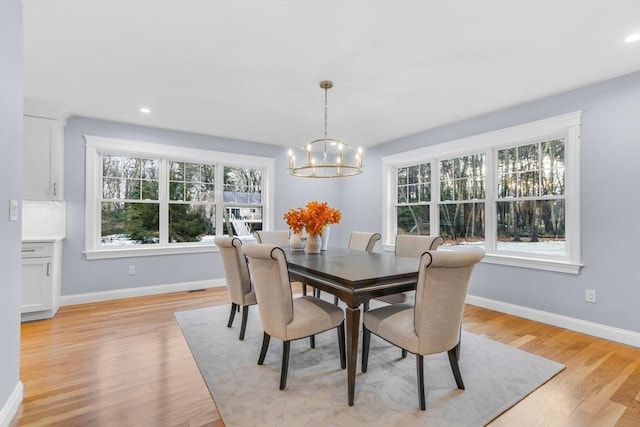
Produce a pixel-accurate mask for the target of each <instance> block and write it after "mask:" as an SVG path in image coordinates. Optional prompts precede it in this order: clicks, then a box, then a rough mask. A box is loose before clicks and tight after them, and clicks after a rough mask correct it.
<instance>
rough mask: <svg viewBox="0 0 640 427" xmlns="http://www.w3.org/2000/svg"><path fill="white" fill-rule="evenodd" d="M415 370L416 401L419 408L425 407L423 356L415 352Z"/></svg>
mask: <svg viewBox="0 0 640 427" xmlns="http://www.w3.org/2000/svg"><path fill="white" fill-rule="evenodd" d="M416 371H417V374H418V402H419V403H420V409H422V410H423V411H424V410H426V409H427V402H426V401H425V398H424V356H422V355H421V354H416Z"/></svg>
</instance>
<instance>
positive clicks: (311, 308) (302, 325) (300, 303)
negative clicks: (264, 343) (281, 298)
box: [278, 296, 344, 341]
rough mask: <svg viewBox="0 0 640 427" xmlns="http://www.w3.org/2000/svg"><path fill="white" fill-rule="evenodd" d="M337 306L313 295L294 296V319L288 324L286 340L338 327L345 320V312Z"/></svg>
mask: <svg viewBox="0 0 640 427" xmlns="http://www.w3.org/2000/svg"><path fill="white" fill-rule="evenodd" d="M336 308H337V307H336V306H335V305H333V304H331V303H328V302H326V301H324V300H321V299H318V298H314V297H312V296H303V297H300V298H294V299H293V320H292V321H291V322H290V323H288V324H287V325H286V332H285V336H284V341H292V340H297V339H299V338H305V337H308V336H310V335H314V334H318V333H320V332H324V331H328V330H329V329H333V328H337V327H338V326H340V324H341V323H342V321H343V320H344V312H343V311H342V310H341V309H339V308H337V309H336ZM278 338H280V337H278Z"/></svg>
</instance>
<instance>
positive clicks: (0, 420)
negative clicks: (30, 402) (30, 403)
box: [0, 381, 24, 427]
mask: <svg viewBox="0 0 640 427" xmlns="http://www.w3.org/2000/svg"><path fill="white" fill-rule="evenodd" d="M23 395H24V385H23V384H22V381H18V384H16V387H15V388H14V389H13V393H11V396H9V400H7V403H5V404H4V406H3V407H2V410H0V427H9V424H11V421H12V420H13V417H14V416H15V415H16V412H18V408H19V407H20V404H21V403H22V397H23Z"/></svg>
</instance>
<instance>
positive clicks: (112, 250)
mask: <svg viewBox="0 0 640 427" xmlns="http://www.w3.org/2000/svg"><path fill="white" fill-rule="evenodd" d="M84 138H85V141H86V143H85V252H84V253H85V256H86V257H87V259H103V258H125V257H139V256H156V255H173V254H185V253H200V252H216V251H217V250H218V248H217V247H216V246H215V245H214V244H213V243H201V242H197V243H170V244H169V243H160V244H157V245H156V244H154V245H131V246H127V247H122V246H115V247H104V246H102V245H101V244H100V194H102V187H101V183H102V179H101V178H102V163H101V159H102V155H103V154H111V155H121V156H132V157H145V156H148V157H150V158H158V157H159V158H162V159H166V160H175V161H181V162H189V163H208V164H213V165H215V167H216V187H215V188H216V189H215V193H216V194H215V200H216V205H217V206H220V205H221V203H222V202H220V203H218V201H222V199H223V197H222V191H223V185H222V180H221V179H218V177H220V178H221V177H222V169H223V167H224V166H234V167H246V168H255V169H262V170H263V175H262V215H263V218H262V224H263V226H264V227H265V229H272V228H273V218H274V216H273V215H274V212H273V209H274V208H273V206H274V203H273V200H274V169H275V168H274V165H275V159H273V158H269V157H259V156H250V155H245V154H235V153H226V152H221V151H210V150H202V149H197V148H188V147H181V146H173V145H164V144H155V143H150V142H141V141H131V140H125V139H116V138H106V137H101V136H93V135H84ZM160 178H161V179H163V174H162V173H161V175H160ZM162 216H163V213H162V211H161V221H160V227H166V226H167V224H164V222H166V220H165V221H164V222H163V220H162ZM164 216H165V217H166V214H164ZM218 217H220V218H222V212H221V211H220V209H216V223H217V220H218V219H219V218H218ZM218 228H220V227H216V230H217V229H218Z"/></svg>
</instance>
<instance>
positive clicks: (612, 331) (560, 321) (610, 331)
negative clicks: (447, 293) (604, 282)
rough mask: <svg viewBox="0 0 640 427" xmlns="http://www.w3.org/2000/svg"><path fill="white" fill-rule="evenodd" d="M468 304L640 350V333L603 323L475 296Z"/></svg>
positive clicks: (469, 297) (470, 297)
mask: <svg viewBox="0 0 640 427" xmlns="http://www.w3.org/2000/svg"><path fill="white" fill-rule="evenodd" d="M467 304H471V305H475V306H478V307H483V308H488V309H490V310H495V311H499V312H500V313H507V314H511V315H514V316H518V317H522V318H525V319H529V320H533V321H536V322H541V323H546V324H548V325H553V326H558V327H561V328H564V329H569V330H571V331H575V332H580V333H583V334H587V335H593V336H595V337H599V338H604V339H607V340H611V341H615V342H619V343H622V344H626V345H630V346H633V347H639V348H640V332H635V331H630V330H626V329H620V328H614V327H612V326H607V325H603V324H601V323H594V322H589V321H587V320H581V319H576V318H573V317H568V316H562V315H559V314H555V313H549V312H547V311H542V310H536V309H534V308H529V307H523V306H520V305H515V304H510V303H507V302H502V301H496V300H492V299H489V298H483V297H478V296H474V295H467Z"/></svg>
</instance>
